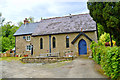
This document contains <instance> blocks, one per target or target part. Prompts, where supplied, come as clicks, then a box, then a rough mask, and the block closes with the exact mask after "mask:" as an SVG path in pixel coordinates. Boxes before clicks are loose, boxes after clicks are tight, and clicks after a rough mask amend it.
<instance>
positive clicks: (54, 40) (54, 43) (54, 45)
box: [53, 37, 56, 48]
mask: <svg viewBox="0 0 120 80" xmlns="http://www.w3.org/2000/svg"><path fill="white" fill-rule="evenodd" d="M55 47H56V39H55V37H53V48H55Z"/></svg>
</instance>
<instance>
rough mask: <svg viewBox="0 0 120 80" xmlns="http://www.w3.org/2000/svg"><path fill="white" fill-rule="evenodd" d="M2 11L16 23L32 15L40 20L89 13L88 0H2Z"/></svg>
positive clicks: (0, 1)
mask: <svg viewBox="0 0 120 80" xmlns="http://www.w3.org/2000/svg"><path fill="white" fill-rule="evenodd" d="M0 12H1V13H2V16H3V17H5V18H6V21H12V22H13V23H15V24H16V23H17V22H19V21H23V20H24V18H28V17H30V16H32V17H34V18H35V21H40V19H41V17H42V18H48V17H61V16H65V15H69V14H81V13H89V11H88V9H87V0H0Z"/></svg>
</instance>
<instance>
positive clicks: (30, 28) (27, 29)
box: [14, 23, 39, 36]
mask: <svg viewBox="0 0 120 80" xmlns="http://www.w3.org/2000/svg"><path fill="white" fill-rule="evenodd" d="M38 24H39V23H28V24H26V25H24V24H23V25H21V27H20V28H19V29H18V30H17V31H16V32H15V34H14V36H17V35H26V34H32V33H33V32H34V30H35V29H36V27H38Z"/></svg>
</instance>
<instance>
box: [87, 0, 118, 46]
mask: <svg viewBox="0 0 120 80" xmlns="http://www.w3.org/2000/svg"><path fill="white" fill-rule="evenodd" d="M89 1H90V0H88V2H87V6H88V9H89V10H90V15H91V17H92V18H93V20H94V21H96V23H99V24H101V25H102V26H101V27H102V28H103V30H104V31H105V32H106V33H110V34H111V35H113V37H114V39H115V41H116V45H118V46H120V41H119V40H120V37H119V34H120V27H119V26H120V14H119V13H120V2H89Z"/></svg>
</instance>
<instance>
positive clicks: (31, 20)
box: [18, 17, 34, 27]
mask: <svg viewBox="0 0 120 80" xmlns="http://www.w3.org/2000/svg"><path fill="white" fill-rule="evenodd" d="M27 20H28V21H29V23H34V17H29V18H28V19H27ZM22 24H24V23H23V22H22V21H20V22H18V25H19V27H20V26H21V25H22Z"/></svg>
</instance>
